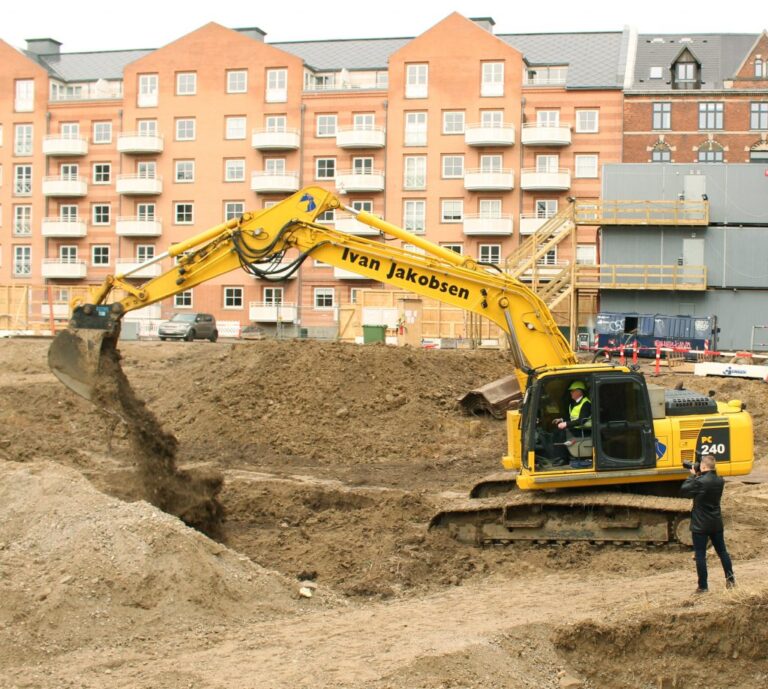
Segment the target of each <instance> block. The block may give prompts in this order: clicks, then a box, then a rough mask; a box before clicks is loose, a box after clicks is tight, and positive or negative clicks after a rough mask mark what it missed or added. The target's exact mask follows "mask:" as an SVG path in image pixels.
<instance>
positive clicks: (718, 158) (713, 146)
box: [699, 141, 723, 163]
mask: <svg viewBox="0 0 768 689" xmlns="http://www.w3.org/2000/svg"><path fill="white" fill-rule="evenodd" d="M699 162H700V163H722V162H723V147H722V146H721V145H720V144H719V143H717V142H715V141H707V143H705V144H704V145H703V146H700V147H699Z"/></svg>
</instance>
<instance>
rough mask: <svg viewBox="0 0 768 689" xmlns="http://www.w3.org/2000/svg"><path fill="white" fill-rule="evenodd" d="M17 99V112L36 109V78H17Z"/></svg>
mask: <svg viewBox="0 0 768 689" xmlns="http://www.w3.org/2000/svg"><path fill="white" fill-rule="evenodd" d="M15 89H16V99H15V100H14V104H13V109H14V110H15V111H16V112H32V111H33V110H34V109H35V81H34V79H17V80H16V84H15Z"/></svg>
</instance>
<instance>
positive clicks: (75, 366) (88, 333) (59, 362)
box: [48, 327, 116, 401]
mask: <svg viewBox="0 0 768 689" xmlns="http://www.w3.org/2000/svg"><path fill="white" fill-rule="evenodd" d="M115 339H116V336H115V334H114V332H110V331H109V330H102V329H97V328H71V327H70V328H68V329H67V330H62V331H61V332H59V333H58V334H57V335H56V337H54V338H53V342H52V343H51V347H50V349H49V350H48V366H49V368H50V369H51V371H52V372H53V374H54V375H55V376H56V377H57V378H58V379H59V380H60V381H61V382H62V383H64V385H66V386H67V387H68V388H69V389H70V390H72V391H73V392H75V393H77V394H78V395H80V396H81V397H85V399H87V400H89V401H90V400H91V399H92V397H93V392H94V387H95V385H96V382H97V380H98V376H99V371H100V369H101V363H102V359H103V357H104V352H105V350H106V349H107V348H109V347H112V348H113V347H114V346H115Z"/></svg>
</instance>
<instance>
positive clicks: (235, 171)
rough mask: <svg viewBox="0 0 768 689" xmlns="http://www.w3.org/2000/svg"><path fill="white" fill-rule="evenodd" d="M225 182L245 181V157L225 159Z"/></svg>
mask: <svg viewBox="0 0 768 689" xmlns="http://www.w3.org/2000/svg"><path fill="white" fill-rule="evenodd" d="M224 181H225V182H245V158H227V159H226V160H225V161H224Z"/></svg>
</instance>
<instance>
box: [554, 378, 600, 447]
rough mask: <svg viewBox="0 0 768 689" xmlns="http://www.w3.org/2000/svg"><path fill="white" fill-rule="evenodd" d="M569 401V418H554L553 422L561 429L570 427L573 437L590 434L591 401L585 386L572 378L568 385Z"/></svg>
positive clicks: (585, 436) (586, 436)
mask: <svg viewBox="0 0 768 689" xmlns="http://www.w3.org/2000/svg"><path fill="white" fill-rule="evenodd" d="M568 392H569V393H570V395H571V402H570V404H569V405H568V416H569V419H568V421H566V420H565V419H555V420H554V423H555V424H556V425H557V427H558V428H559V429H560V430H561V431H563V430H565V429H566V428H568V429H570V431H571V433H572V434H573V436H574V438H588V437H590V436H591V435H592V402H590V401H589V397H587V386H586V385H585V384H584V383H583V382H582V381H580V380H574V381H573V382H572V383H571V384H570V385H569V386H568Z"/></svg>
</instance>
